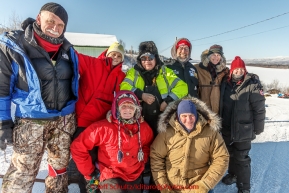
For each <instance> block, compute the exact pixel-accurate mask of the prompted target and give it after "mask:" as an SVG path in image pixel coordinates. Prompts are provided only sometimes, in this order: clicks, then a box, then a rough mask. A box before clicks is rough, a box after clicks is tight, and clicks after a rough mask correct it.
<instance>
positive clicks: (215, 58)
mask: <svg viewBox="0 0 289 193" xmlns="http://www.w3.org/2000/svg"><path fill="white" fill-rule="evenodd" d="M220 61H221V55H220V54H218V53H212V54H211V55H210V62H211V63H212V64H215V65H216V64H218V63H219V62H220Z"/></svg>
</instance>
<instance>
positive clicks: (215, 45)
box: [208, 44, 224, 56]
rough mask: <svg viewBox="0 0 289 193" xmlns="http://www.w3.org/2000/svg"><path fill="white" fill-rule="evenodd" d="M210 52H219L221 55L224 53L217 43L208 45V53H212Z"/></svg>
mask: <svg viewBox="0 0 289 193" xmlns="http://www.w3.org/2000/svg"><path fill="white" fill-rule="evenodd" d="M212 53H218V54H220V55H221V56H223V55H224V53H223V47H222V46H220V45H217V44H214V45H212V46H211V47H210V49H209V53H208V55H210V54H212Z"/></svg>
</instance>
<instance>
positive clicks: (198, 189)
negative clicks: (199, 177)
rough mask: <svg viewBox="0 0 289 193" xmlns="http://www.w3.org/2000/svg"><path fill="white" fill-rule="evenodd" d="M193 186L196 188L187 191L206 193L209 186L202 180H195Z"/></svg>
mask: <svg viewBox="0 0 289 193" xmlns="http://www.w3.org/2000/svg"><path fill="white" fill-rule="evenodd" d="M193 186H196V189H191V190H189V192H194V193H207V192H209V190H210V189H209V188H208V187H207V186H206V184H204V182H202V181H197V182H196V183H194V184H193Z"/></svg>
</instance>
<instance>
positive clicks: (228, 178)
mask: <svg viewBox="0 0 289 193" xmlns="http://www.w3.org/2000/svg"><path fill="white" fill-rule="evenodd" d="M222 182H223V183H224V184H226V185H231V184H234V183H236V182H237V176H235V175H233V174H227V175H226V176H225V177H223V179H222Z"/></svg>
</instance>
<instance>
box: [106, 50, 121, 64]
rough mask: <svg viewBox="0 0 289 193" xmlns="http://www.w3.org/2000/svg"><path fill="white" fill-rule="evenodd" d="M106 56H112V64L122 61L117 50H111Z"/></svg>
mask: <svg viewBox="0 0 289 193" xmlns="http://www.w3.org/2000/svg"><path fill="white" fill-rule="evenodd" d="M107 57H110V58H112V65H113V66H116V65H118V64H119V63H121V62H122V55H121V53H119V52H115V51H112V52H110V53H109V54H108V56H107Z"/></svg>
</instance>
